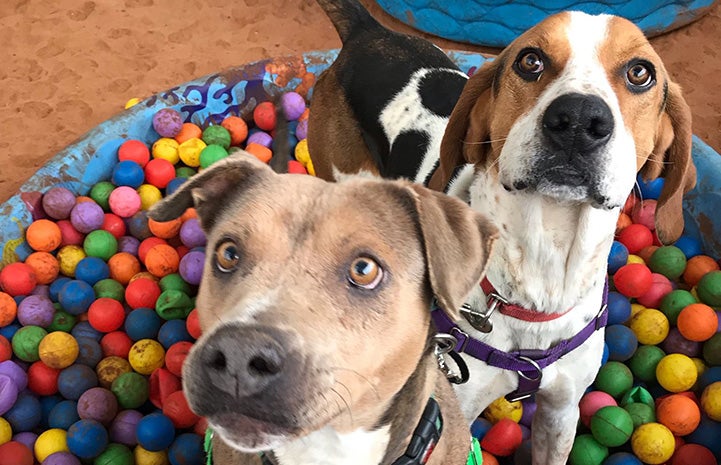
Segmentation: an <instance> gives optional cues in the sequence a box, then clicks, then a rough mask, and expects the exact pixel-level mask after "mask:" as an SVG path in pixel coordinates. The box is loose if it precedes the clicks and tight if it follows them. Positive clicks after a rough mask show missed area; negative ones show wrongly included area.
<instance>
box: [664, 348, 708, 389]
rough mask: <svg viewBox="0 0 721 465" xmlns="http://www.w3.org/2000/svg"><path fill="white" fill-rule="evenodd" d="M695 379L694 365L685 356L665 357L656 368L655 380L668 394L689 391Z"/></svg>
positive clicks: (696, 374) (672, 355)
mask: <svg viewBox="0 0 721 465" xmlns="http://www.w3.org/2000/svg"><path fill="white" fill-rule="evenodd" d="M697 377H698V372H697V370H696V365H695V364H694V362H693V360H691V358H689V357H688V356H686V355H682V354H669V355H666V356H665V357H664V358H662V359H661V360H660V361H659V362H658V365H657V366H656V379H657V380H658V382H659V384H660V385H661V386H662V387H663V388H664V389H666V390H667V391H669V392H682V391H686V390H688V389H690V388H691V386H693V385H694V383H695V382H696V378H697Z"/></svg>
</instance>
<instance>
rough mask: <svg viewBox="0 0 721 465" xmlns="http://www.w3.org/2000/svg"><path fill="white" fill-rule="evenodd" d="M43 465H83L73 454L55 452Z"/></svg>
mask: <svg viewBox="0 0 721 465" xmlns="http://www.w3.org/2000/svg"><path fill="white" fill-rule="evenodd" d="M42 465H81V463H80V459H78V458H77V457H76V456H74V455H73V454H72V453H71V452H55V453H54V454H50V455H48V456H47V458H46V459H45V460H44V461H43V463H42Z"/></svg>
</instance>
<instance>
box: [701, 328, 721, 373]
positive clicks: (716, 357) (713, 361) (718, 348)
mask: <svg viewBox="0 0 721 465" xmlns="http://www.w3.org/2000/svg"><path fill="white" fill-rule="evenodd" d="M703 359H704V360H705V361H706V363H707V364H708V365H711V366H715V365H721V333H716V334H714V335H713V336H711V338H710V339H709V340H708V341H706V342H704V343H703Z"/></svg>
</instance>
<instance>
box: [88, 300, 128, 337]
mask: <svg viewBox="0 0 721 465" xmlns="http://www.w3.org/2000/svg"><path fill="white" fill-rule="evenodd" d="M88 321H89V322H90V324H91V325H92V327H93V328H95V329H97V330H98V331H100V332H103V333H109V332H111V331H115V330H116V329H118V328H120V327H121V326H122V325H123V322H124V321H125V309H124V308H123V305H122V304H121V303H120V302H118V301H117V300H115V299H110V298H108V297H103V298H100V299H97V300H96V301H95V302H93V303H92V304H91V305H90V308H89V309H88Z"/></svg>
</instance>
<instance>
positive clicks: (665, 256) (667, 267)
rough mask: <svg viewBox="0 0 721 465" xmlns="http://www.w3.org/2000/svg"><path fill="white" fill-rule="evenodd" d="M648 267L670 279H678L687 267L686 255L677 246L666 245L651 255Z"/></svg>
mask: <svg viewBox="0 0 721 465" xmlns="http://www.w3.org/2000/svg"><path fill="white" fill-rule="evenodd" d="M648 267H649V268H651V271H653V272H654V273H660V274H662V275H664V276H666V277H667V278H668V279H677V278H678V277H679V276H681V275H682V274H683V270H685V269H686V255H684V253H683V252H682V251H681V249H679V248H678V247H676V246H673V245H664V246H662V247H659V248H658V249H656V251H655V252H654V253H653V254H652V255H651V259H650V260H649V261H648Z"/></svg>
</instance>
